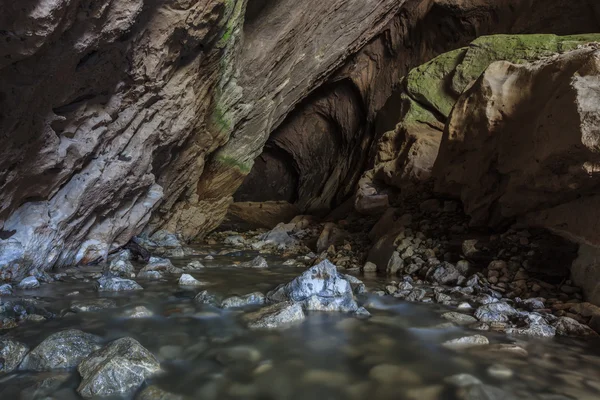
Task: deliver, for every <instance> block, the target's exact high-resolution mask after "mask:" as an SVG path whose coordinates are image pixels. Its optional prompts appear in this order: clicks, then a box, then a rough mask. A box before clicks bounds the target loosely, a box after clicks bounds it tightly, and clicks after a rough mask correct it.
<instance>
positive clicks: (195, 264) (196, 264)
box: [187, 260, 205, 269]
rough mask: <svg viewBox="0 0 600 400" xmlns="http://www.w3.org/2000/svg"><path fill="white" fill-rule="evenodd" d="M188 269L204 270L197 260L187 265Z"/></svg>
mask: <svg viewBox="0 0 600 400" xmlns="http://www.w3.org/2000/svg"><path fill="white" fill-rule="evenodd" d="M187 267H188V269H202V268H205V267H204V264H202V263H201V262H200V261H198V260H194V261H191V262H189V263H188V265H187Z"/></svg>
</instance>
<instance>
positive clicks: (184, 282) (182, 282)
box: [177, 274, 206, 287]
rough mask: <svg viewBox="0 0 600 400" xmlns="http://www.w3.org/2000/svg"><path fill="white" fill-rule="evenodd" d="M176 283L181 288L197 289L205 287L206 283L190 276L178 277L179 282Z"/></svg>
mask: <svg viewBox="0 0 600 400" xmlns="http://www.w3.org/2000/svg"><path fill="white" fill-rule="evenodd" d="M177 283H178V284H179V286H183V287H197V286H204V285H206V283H204V282H201V281H199V280H198V279H196V278H194V277H193V276H191V275H190V274H182V275H181V276H180V277H179V281H178V282H177Z"/></svg>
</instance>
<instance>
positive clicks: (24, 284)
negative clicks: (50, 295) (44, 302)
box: [17, 276, 40, 289]
mask: <svg viewBox="0 0 600 400" xmlns="http://www.w3.org/2000/svg"><path fill="white" fill-rule="evenodd" d="M17 287H18V288H19V289H35V288H38V287H40V282H39V281H38V280H37V279H36V277H35V276H28V277H27V278H25V279H23V280H22V281H21V282H19V284H18V285H17Z"/></svg>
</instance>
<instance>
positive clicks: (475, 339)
mask: <svg viewBox="0 0 600 400" xmlns="http://www.w3.org/2000/svg"><path fill="white" fill-rule="evenodd" d="M489 343H490V341H489V340H488V338H486V337H485V336H482V335H473V336H463V337H460V338H457V339H452V340H447V341H445V342H444V343H442V346H444V347H446V348H447V349H452V350H463V349H468V348H471V347H477V346H483V345H487V344H489Z"/></svg>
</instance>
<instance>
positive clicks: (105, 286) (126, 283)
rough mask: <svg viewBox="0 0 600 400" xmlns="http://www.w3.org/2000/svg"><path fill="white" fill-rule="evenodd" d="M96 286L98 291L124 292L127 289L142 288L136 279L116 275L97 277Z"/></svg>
mask: <svg viewBox="0 0 600 400" xmlns="http://www.w3.org/2000/svg"><path fill="white" fill-rule="evenodd" d="M97 288H98V291H99V292H124V291H129V290H143V289H144V288H143V287H141V286H140V285H139V284H138V283H137V282H136V281H132V280H131V279H123V278H116V277H108V276H103V277H102V278H100V279H98V283H97Z"/></svg>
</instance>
